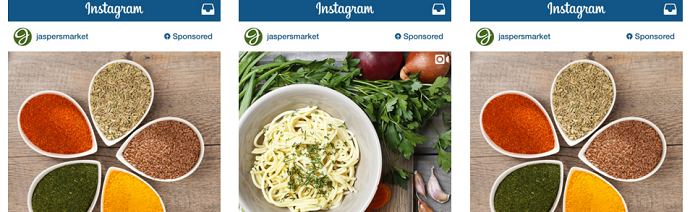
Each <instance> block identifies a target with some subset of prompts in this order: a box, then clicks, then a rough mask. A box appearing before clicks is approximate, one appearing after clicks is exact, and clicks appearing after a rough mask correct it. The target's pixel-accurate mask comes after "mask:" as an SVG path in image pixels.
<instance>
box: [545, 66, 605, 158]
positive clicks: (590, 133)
mask: <svg viewBox="0 0 690 212" xmlns="http://www.w3.org/2000/svg"><path fill="white" fill-rule="evenodd" d="M575 63H590V64H593V65H596V66H598V67H599V68H601V69H602V70H604V72H606V74H607V75H608V76H609V78H611V85H612V86H613V100H612V101H611V107H610V108H609V110H608V112H606V115H605V116H604V118H603V119H601V121H600V122H599V124H597V126H596V127H594V128H592V130H590V131H589V133H587V134H585V135H584V136H582V137H580V138H579V139H577V140H570V139H569V138H568V136H567V135H566V134H565V132H563V130H562V129H561V125H560V123H558V121H556V126H557V128H558V132H559V133H561V136H562V137H563V140H565V142H566V143H567V144H568V145H570V146H574V145H575V144H578V143H580V142H582V141H584V140H585V139H586V138H587V137H589V136H590V135H592V133H594V131H596V130H597V128H599V127H601V124H603V123H604V121H605V120H606V118H607V117H609V115H610V114H611V110H612V109H613V105H614V104H616V82H615V80H614V79H613V75H612V74H611V72H610V71H609V70H608V69H607V68H606V67H604V66H603V65H601V64H600V63H598V62H596V61H593V60H576V61H573V62H571V63H568V65H565V66H563V68H562V69H561V70H560V71H558V74H556V77H554V78H553V84H551V92H549V96H550V98H551V99H550V100H549V104H551V115H553V118H554V120H556V112H555V111H554V110H553V108H554V106H553V88H554V87H556V79H558V76H560V75H561V72H563V70H565V69H567V68H568V67H570V65H573V64H575Z"/></svg>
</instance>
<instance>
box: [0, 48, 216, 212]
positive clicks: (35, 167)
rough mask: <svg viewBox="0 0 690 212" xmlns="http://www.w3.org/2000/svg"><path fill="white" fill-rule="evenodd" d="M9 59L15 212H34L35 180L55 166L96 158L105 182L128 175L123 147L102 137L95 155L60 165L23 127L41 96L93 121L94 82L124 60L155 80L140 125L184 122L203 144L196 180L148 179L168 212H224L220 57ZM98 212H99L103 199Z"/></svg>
mask: <svg viewBox="0 0 690 212" xmlns="http://www.w3.org/2000/svg"><path fill="white" fill-rule="evenodd" d="M8 57H9V62H8V63H9V64H8V65H9V70H8V75H9V105H8V116H7V117H8V119H9V120H8V123H9V124H8V127H9V130H8V134H9V135H8V149H9V153H8V155H9V158H8V172H9V176H8V194H9V198H8V199H9V201H8V208H9V211H27V210H28V209H27V203H26V199H27V194H28V190H29V186H30V185H31V182H32V181H33V180H34V178H35V177H36V175H38V174H39V173H40V172H41V171H43V170H44V169H46V168H48V167H50V166H53V165H55V164H58V163H61V162H65V161H70V160H79V159H89V160H98V161H100V162H101V164H102V172H103V176H102V177H103V178H104V177H105V173H106V171H107V169H108V168H109V167H111V166H115V167H119V168H123V169H126V170H130V169H128V168H127V167H126V166H125V165H124V164H122V163H120V161H118V160H117V159H116V158H115V153H116V152H117V150H118V148H119V147H120V145H121V143H122V142H119V143H117V144H115V145H113V146H110V147H108V146H106V145H105V144H104V143H103V142H102V141H101V140H100V138H99V136H98V135H97V136H96V138H97V139H98V151H97V152H96V153H95V154H93V155H89V156H86V157H81V158H76V159H55V158H50V157H47V156H43V155H41V154H39V153H37V152H34V151H33V150H31V148H29V147H28V146H27V145H26V144H25V143H24V141H23V140H22V138H21V136H20V135H19V129H18V127H17V114H18V111H19V107H20V106H21V104H22V102H23V101H24V100H25V99H26V98H27V97H29V96H30V95H31V94H33V93H36V92H39V91H42V90H56V91H61V92H63V93H66V94H67V95H69V96H71V97H72V98H74V99H75V100H76V101H77V102H78V103H79V105H81V107H82V109H83V110H84V111H85V112H86V113H87V115H89V112H88V111H89V110H88V109H89V108H88V91H89V84H90V83H91V79H92V77H93V76H94V74H95V73H96V71H98V69H99V68H100V67H101V66H103V65H104V64H106V63H108V62H110V61H112V60H118V59H128V60H132V61H134V62H137V63H139V64H140V65H142V66H143V67H144V68H146V70H147V71H148V72H149V74H150V75H151V78H152V81H153V84H154V89H155V94H154V99H153V105H152V106H151V110H150V112H149V113H148V115H147V116H146V117H145V118H144V121H143V122H142V125H143V124H145V123H147V122H149V121H152V120H154V119H157V118H161V117H167V116H174V117H180V118H182V119H185V120H187V121H189V122H191V123H192V124H194V125H195V126H196V127H197V128H198V129H199V131H200V132H201V134H202V136H203V138H204V144H205V145H204V148H205V149H204V158H203V160H202V162H201V165H200V166H199V168H197V170H196V171H195V172H194V173H193V174H192V175H190V176H189V177H187V178H185V179H183V180H181V181H177V182H157V181H153V180H148V179H146V181H147V182H148V183H149V184H151V186H153V188H154V189H156V191H158V193H159V194H160V196H161V198H162V199H163V202H164V204H165V207H166V209H167V211H170V212H174V211H220V53H219V52H177V53H170V52H10V53H9V55H8ZM89 120H90V119H89ZM94 127H95V126H94ZM130 171H131V170H130ZM142 178H143V177H142ZM101 183H102V182H101ZM101 188H102V187H101ZM93 211H100V196H99V199H98V202H97V204H96V206H95V208H94V210H93Z"/></svg>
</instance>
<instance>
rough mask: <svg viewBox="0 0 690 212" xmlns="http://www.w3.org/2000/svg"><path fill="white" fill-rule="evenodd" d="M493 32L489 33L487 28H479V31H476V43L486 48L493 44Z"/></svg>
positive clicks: (489, 30)
mask: <svg viewBox="0 0 690 212" xmlns="http://www.w3.org/2000/svg"><path fill="white" fill-rule="evenodd" d="M493 35H494V32H492V31H491V29H489V28H486V27H484V28H481V29H479V31H477V35H476V38H477V43H479V45H482V46H488V45H491V43H492V42H494V36H493Z"/></svg>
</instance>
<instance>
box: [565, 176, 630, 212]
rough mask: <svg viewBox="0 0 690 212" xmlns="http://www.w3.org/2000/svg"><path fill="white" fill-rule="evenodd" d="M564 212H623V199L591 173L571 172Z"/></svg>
mask: <svg viewBox="0 0 690 212" xmlns="http://www.w3.org/2000/svg"><path fill="white" fill-rule="evenodd" d="M564 198H565V212H589V211H608V212H617V211H622V212H625V203H624V202H623V198H622V197H621V196H620V195H619V194H618V192H616V190H615V189H614V188H613V187H612V186H611V185H609V184H608V183H606V181H604V180H602V179H600V178H599V177H597V176H595V175H594V174H592V173H589V172H585V171H580V170H573V172H572V173H571V174H570V176H569V179H568V188H566V192H565V197H564Z"/></svg>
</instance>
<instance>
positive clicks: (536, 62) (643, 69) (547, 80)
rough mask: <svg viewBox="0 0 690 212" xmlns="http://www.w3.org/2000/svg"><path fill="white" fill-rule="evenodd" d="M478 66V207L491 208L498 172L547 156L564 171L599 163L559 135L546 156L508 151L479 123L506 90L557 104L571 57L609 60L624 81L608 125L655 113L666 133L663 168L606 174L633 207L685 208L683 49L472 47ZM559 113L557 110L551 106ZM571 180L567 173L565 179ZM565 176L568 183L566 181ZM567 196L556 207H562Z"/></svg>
mask: <svg viewBox="0 0 690 212" xmlns="http://www.w3.org/2000/svg"><path fill="white" fill-rule="evenodd" d="M470 55H471V56H470V57H471V60H470V72H471V85H470V86H471V90H470V93H471V94H470V101H471V109H470V113H471V124H470V127H471V130H470V132H471V135H470V139H471V144H470V146H471V150H470V157H471V159H470V161H471V165H470V172H471V173H470V175H471V176H470V179H471V182H470V185H471V187H470V189H471V201H470V202H471V211H490V206H489V195H490V192H491V187H492V185H493V183H494V181H495V180H496V178H497V177H498V176H499V175H500V174H501V173H503V172H504V171H505V170H507V169H508V168H510V167H512V166H515V165H517V164H520V163H524V162H527V161H533V160H539V159H553V160H560V161H562V162H563V164H564V168H565V170H564V173H565V175H566V176H564V179H565V178H566V177H567V173H568V171H569V170H570V168H571V167H573V166H577V167H581V168H585V169H588V170H592V169H591V168H589V167H588V166H587V165H585V164H584V163H583V162H582V161H581V160H580V159H579V158H578V157H577V154H578V152H579V151H580V149H581V147H582V145H583V144H584V143H585V142H581V143H580V144H578V145H575V146H572V147H571V146H568V145H567V144H566V143H565V141H564V140H563V138H562V137H561V136H560V134H559V135H558V139H559V143H560V147H561V149H560V152H558V153H557V154H555V155H552V156H548V157H544V158H539V159H518V158H512V157H509V156H505V155H503V154H501V153H499V152H497V151H496V150H494V149H493V148H491V146H489V144H487V142H486V141H485V140H484V137H483V136H482V133H481V129H480V127H479V114H480V112H481V108H482V106H483V104H484V103H485V101H486V100H487V99H488V98H489V97H490V96H492V95H494V94H496V93H498V92H500V91H504V90H519V91H523V92H526V93H528V94H530V95H532V96H533V97H534V98H536V99H537V100H538V101H539V103H541V104H542V105H543V106H544V109H546V111H551V108H550V103H549V101H550V96H549V94H550V93H549V92H550V89H551V85H552V83H553V79H554V78H555V77H556V74H557V73H558V71H559V70H560V69H561V68H563V66H565V65H566V64H568V63H570V62H572V61H575V60H579V59H590V60H594V61H597V62H599V63H601V64H602V65H604V66H605V67H606V68H607V69H609V71H610V72H611V73H612V75H613V78H614V81H615V83H616V92H617V96H616V102H615V103H614V106H613V110H612V112H611V114H610V115H609V117H608V118H607V119H606V120H605V121H604V123H603V124H602V126H604V125H606V124H608V123H610V122H612V121H614V120H616V119H619V118H623V117H629V116H636V117H642V118H645V119H647V120H650V121H652V122H653V123H654V124H656V125H657V126H658V127H659V129H661V131H662V132H663V134H664V136H665V138H666V143H667V145H666V147H667V153H666V158H665V159H664V162H663V165H662V166H661V168H660V169H659V170H658V171H657V172H656V173H655V174H654V175H652V176H651V177H649V178H647V179H645V180H642V181H639V182H619V181H615V180H612V179H609V178H606V180H608V181H609V182H610V183H611V184H613V186H615V187H616V188H617V189H618V191H619V192H620V193H621V195H622V196H623V198H624V199H625V202H626V204H627V206H628V210H629V211H682V208H683V190H682V189H683V72H682V70H683V65H682V62H683V61H682V58H683V55H682V53H681V52H637V53H627V52H546V53H542V52H518V53H512V52H472V53H471V54H470ZM549 116H550V117H551V118H552V120H553V115H552V114H549ZM565 180H567V179H565ZM564 184H565V183H564ZM562 204H563V197H562V196H561V197H560V201H559V203H558V207H557V208H556V211H562Z"/></svg>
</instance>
